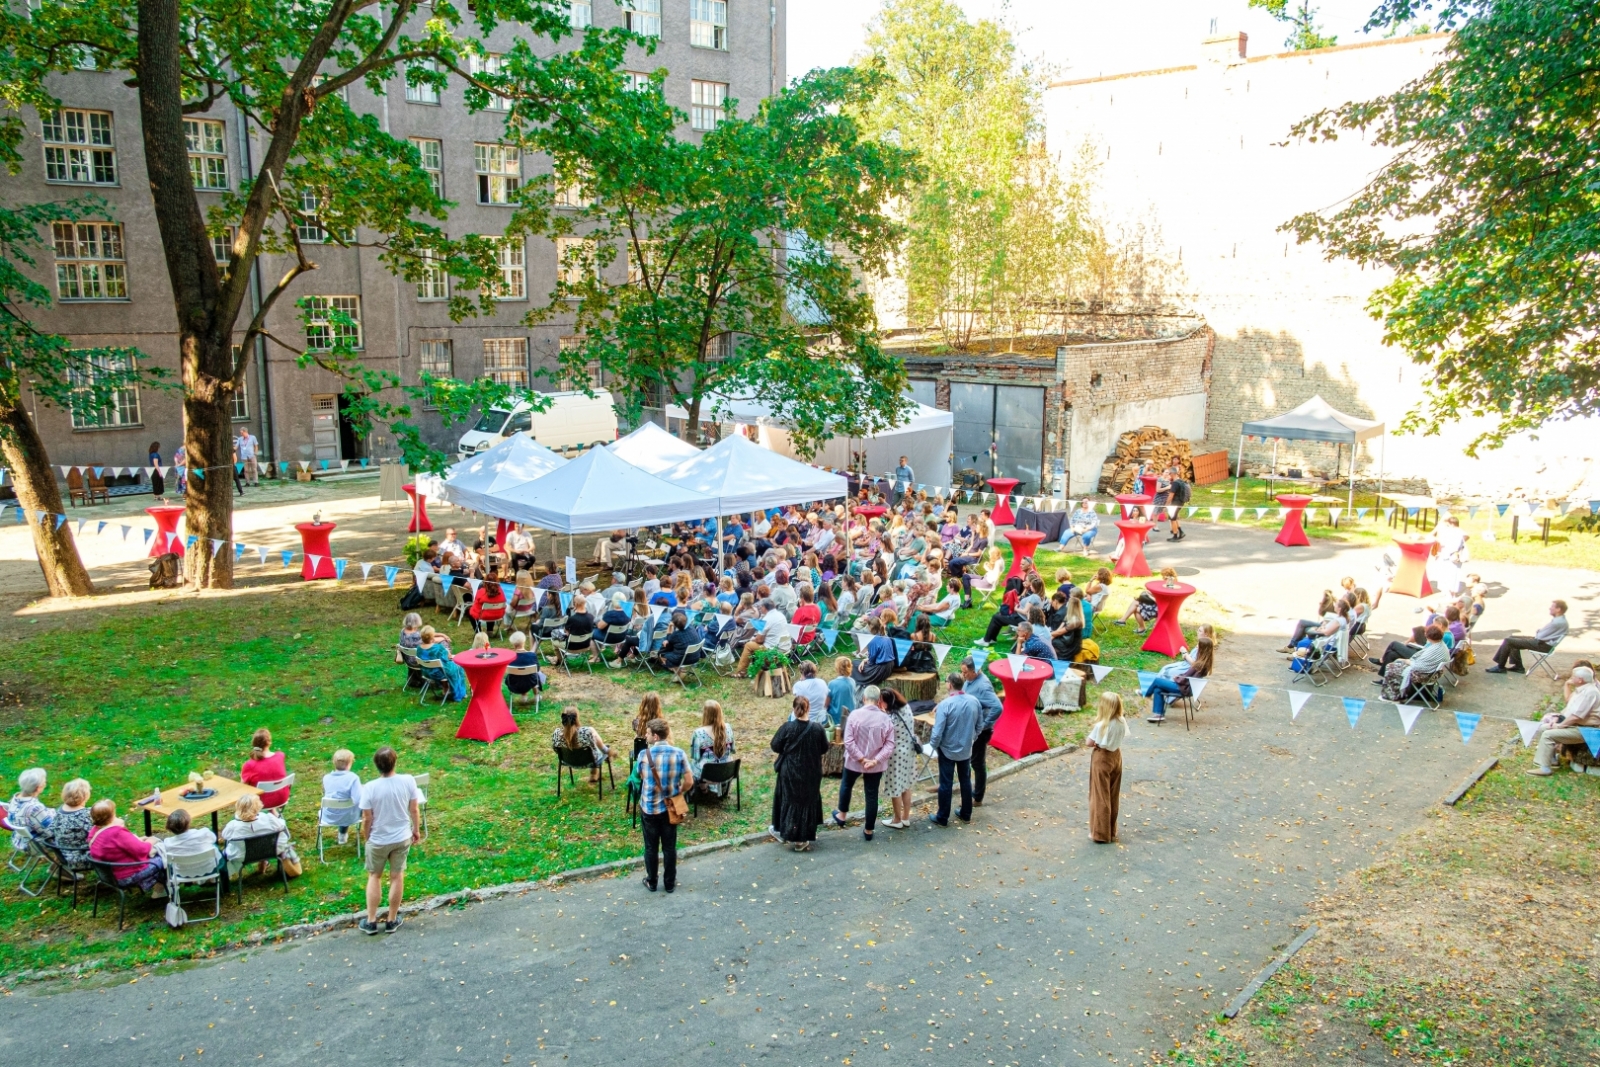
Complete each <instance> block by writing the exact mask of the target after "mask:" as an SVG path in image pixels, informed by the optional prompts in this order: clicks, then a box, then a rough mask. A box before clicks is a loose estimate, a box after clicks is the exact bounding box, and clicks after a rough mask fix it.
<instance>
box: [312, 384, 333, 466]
mask: <svg viewBox="0 0 1600 1067" xmlns="http://www.w3.org/2000/svg"><path fill="white" fill-rule="evenodd" d="M311 449H312V452H313V458H314V459H317V460H324V459H326V460H332V461H334V462H337V461H338V459H339V398H338V397H337V396H336V395H334V394H333V393H326V394H320V395H314V396H312V398H311Z"/></svg>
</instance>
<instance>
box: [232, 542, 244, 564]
mask: <svg viewBox="0 0 1600 1067" xmlns="http://www.w3.org/2000/svg"><path fill="white" fill-rule="evenodd" d="M233 558H234V561H235V562H237V561H238V560H241V559H244V545H242V544H240V543H239V542H237V541H235V542H234V544H233Z"/></svg>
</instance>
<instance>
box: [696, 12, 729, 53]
mask: <svg viewBox="0 0 1600 1067" xmlns="http://www.w3.org/2000/svg"><path fill="white" fill-rule="evenodd" d="M689 44H690V45H691V46H692V47H695V48H715V49H716V50H717V51H719V52H726V51H727V50H728V0H689Z"/></svg>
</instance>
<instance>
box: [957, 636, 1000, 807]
mask: <svg viewBox="0 0 1600 1067" xmlns="http://www.w3.org/2000/svg"><path fill="white" fill-rule="evenodd" d="M961 691H962V692H963V693H966V694H967V695H968V696H969V697H972V698H973V699H974V700H976V701H977V702H978V708H979V713H978V732H977V734H976V735H975V736H974V737H973V739H972V803H973V804H976V805H978V806H980V807H981V806H982V805H983V795H984V793H985V792H986V791H987V788H988V785H989V767H988V765H987V764H986V763H985V760H987V759H988V756H989V739H990V738H991V737H993V736H994V724H995V723H997V722H999V721H1000V698H999V697H998V696H996V695H995V692H994V683H993V682H991V681H989V679H987V678H985V677H984V676H983V675H981V674H979V673H978V668H977V667H976V666H975V665H974V664H973V662H972V657H970V656H968V657H967V658H966V659H964V660H962V661H961Z"/></svg>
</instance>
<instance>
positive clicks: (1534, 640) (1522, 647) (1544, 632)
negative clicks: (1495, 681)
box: [1483, 600, 1567, 674]
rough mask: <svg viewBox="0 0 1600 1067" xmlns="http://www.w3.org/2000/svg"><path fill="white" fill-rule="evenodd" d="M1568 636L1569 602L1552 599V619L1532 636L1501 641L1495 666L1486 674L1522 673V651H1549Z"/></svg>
mask: <svg viewBox="0 0 1600 1067" xmlns="http://www.w3.org/2000/svg"><path fill="white" fill-rule="evenodd" d="M1565 636H1567V602H1566V601H1565V600H1552V601H1551V602H1550V621H1549V622H1547V623H1545V624H1544V625H1543V626H1541V627H1539V629H1538V632H1536V633H1535V634H1534V635H1533V636H1532V637H1515V636H1513V637H1508V638H1506V639H1505V640H1504V641H1501V642H1500V647H1499V648H1498V649H1496V650H1495V654H1494V666H1493V667H1490V668H1488V669H1487V670H1485V671H1484V672H1483V673H1485V674H1506V673H1514V674H1522V673H1523V666H1522V653H1523V652H1524V651H1531V652H1549V651H1550V650H1551V649H1552V648H1554V647H1555V646H1556V643H1557V642H1558V641H1560V640H1561V639H1562V638H1563V637H1565Z"/></svg>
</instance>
